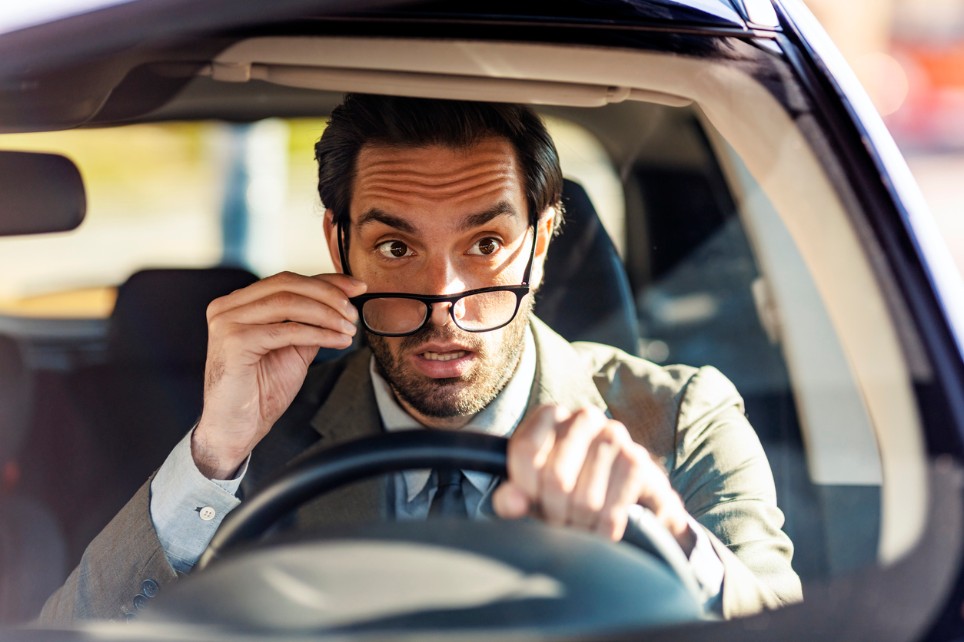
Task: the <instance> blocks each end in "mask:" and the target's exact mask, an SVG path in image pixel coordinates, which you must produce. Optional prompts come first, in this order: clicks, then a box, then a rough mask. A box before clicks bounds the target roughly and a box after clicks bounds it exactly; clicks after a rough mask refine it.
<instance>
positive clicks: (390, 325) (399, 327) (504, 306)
mask: <svg viewBox="0 0 964 642" xmlns="http://www.w3.org/2000/svg"><path fill="white" fill-rule="evenodd" d="M518 303H519V302H518V297H517V296H516V294H515V293H514V292H511V291H505V290H501V291H499V290H497V291H494V292H480V293H478V294H471V295H469V296H464V297H462V298H460V299H458V300H457V301H456V302H455V303H453V304H452V306H453V307H452V311H451V314H452V317H453V318H454V319H455V324H456V325H457V326H458V327H460V328H462V329H463V330H467V331H469V332H484V331H486V330H493V329H495V328H498V327H500V326H503V325H505V324H507V323H508V322H509V321H511V320H512V318H513V317H514V316H515V312H516V308H517V307H518ZM436 305H444V304H436ZM361 314H362V318H363V319H364V321H365V325H367V326H368V328H369V329H370V330H372V331H374V332H380V333H385V334H406V333H410V332H414V331H415V330H418V329H419V328H420V327H421V326H422V324H423V323H425V320H426V318H427V317H428V315H429V306H428V305H427V304H426V303H425V302H423V301H420V300H418V299H407V298H400V297H390V296H386V297H378V298H375V299H369V300H368V301H366V302H365V303H364V305H363V306H362V309H361Z"/></svg>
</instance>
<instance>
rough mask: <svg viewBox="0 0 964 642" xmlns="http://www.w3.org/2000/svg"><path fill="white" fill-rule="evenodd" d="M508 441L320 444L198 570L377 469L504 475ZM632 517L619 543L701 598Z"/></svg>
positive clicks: (424, 436)
mask: <svg viewBox="0 0 964 642" xmlns="http://www.w3.org/2000/svg"><path fill="white" fill-rule="evenodd" d="M508 443H509V442H508V440H507V439H505V438H504V437H495V436H493V435H486V434H482V433H472V432H464V433H463V432H454V431H453V432H449V431H439V430H407V431H401V432H394V433H383V434H379V435H374V436H371V437H365V438H362V439H357V440H353V441H349V442H346V443H343V444H339V445H336V446H333V447H331V448H328V449H325V450H321V451H319V452H317V453H313V454H312V455H310V456H308V457H305V458H304V459H302V460H300V461H298V462H297V463H296V464H294V465H292V466H291V467H289V468H286V469H285V470H284V471H283V472H282V473H281V474H280V475H279V476H278V477H276V478H275V479H274V480H273V481H271V482H269V483H268V484H267V485H266V486H265V487H263V488H262V489H261V490H260V491H259V492H257V493H256V494H255V495H253V496H252V497H251V498H249V499H246V500H245V501H244V502H242V503H241V505H240V506H238V507H237V508H236V509H234V510H233V511H231V513H230V514H228V516H227V517H225V519H224V521H223V522H222V523H221V527H220V528H219V529H218V531H217V532H216V533H215V535H214V537H213V538H212V539H211V542H210V544H208V547H207V549H206V550H205V551H204V553H203V554H202V555H201V558H200V559H199V561H198V564H197V568H198V570H202V569H204V568H206V567H208V566H209V565H210V564H211V563H212V562H213V561H214V560H216V559H218V558H220V557H222V556H223V555H224V554H225V553H227V552H229V551H231V550H233V549H235V548H237V547H240V546H241V545H243V544H245V543H248V542H251V541H253V540H255V539H257V538H259V537H260V536H262V535H264V534H265V533H266V532H267V531H268V529H270V528H271V527H272V526H273V525H274V524H275V523H277V522H278V521H279V520H281V519H283V518H284V517H285V516H287V515H288V514H289V513H291V512H292V511H294V510H295V509H297V508H298V507H300V506H301V505H303V504H305V503H307V502H308V501H309V500H311V499H313V498H315V497H318V496H320V495H322V494H324V493H326V492H328V491H331V490H334V489H336V488H338V487H340V486H343V485H345V484H348V483H350V482H354V481H358V480H360V479H364V478H367V477H371V476H374V475H379V474H385V473H394V472H398V471H402V470H410V469H420V468H421V469H424V468H459V469H462V470H477V471H480V472H486V473H489V474H492V475H496V476H499V477H506V476H507V470H506V453H507V448H508ZM646 517H647V519H643V520H638V521H636V522H631V523H630V525H629V528H627V532H626V535H625V536H624V541H625V542H628V543H629V544H632V545H634V546H635V547H636V548H639V549H641V550H643V551H645V552H647V553H649V554H650V555H652V556H653V557H655V558H656V559H659V560H660V561H662V562H663V563H664V564H665V565H666V566H667V567H668V568H669V569H670V570H671V571H672V572H673V574H674V575H675V576H676V577H677V578H678V579H679V581H680V583H681V584H682V586H683V588H684V589H685V590H686V591H687V592H688V593H689V594H690V595H691V596H693V598H694V599H695V600H696V601H697V602H699V601H701V599H700V587H699V582H698V580H697V579H696V576H695V573H694V571H693V569H692V567H691V566H690V564H689V561H688V559H687V558H686V555H685V554H684V553H683V551H682V549H680V548H679V546H678V545H676V542H675V540H674V539H673V536H672V535H670V534H669V531H667V530H666V529H665V528H663V527H662V526H661V525H660V524H659V523H658V522H657V520H656V519H655V517H654V516H653V515H652V513H648V514H647V515H646Z"/></svg>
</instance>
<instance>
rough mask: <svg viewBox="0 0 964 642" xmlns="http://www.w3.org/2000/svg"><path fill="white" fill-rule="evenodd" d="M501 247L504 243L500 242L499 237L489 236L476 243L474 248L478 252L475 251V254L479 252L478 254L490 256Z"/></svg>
mask: <svg viewBox="0 0 964 642" xmlns="http://www.w3.org/2000/svg"><path fill="white" fill-rule="evenodd" d="M500 247H502V244H501V243H500V242H499V239H496V238H492V237H487V238H484V239H481V240H480V241H479V242H478V243H477V244H476V245H475V248H474V249H475V250H476V252H473V254H474V253H478V254H482V255H483V256H488V255H490V254H494V253H495V252H497V251H498V250H499V248H500Z"/></svg>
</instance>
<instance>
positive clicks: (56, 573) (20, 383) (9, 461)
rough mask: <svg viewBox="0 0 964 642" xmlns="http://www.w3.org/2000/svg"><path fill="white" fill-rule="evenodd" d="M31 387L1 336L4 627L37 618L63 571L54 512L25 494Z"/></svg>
mask: <svg viewBox="0 0 964 642" xmlns="http://www.w3.org/2000/svg"><path fill="white" fill-rule="evenodd" d="M32 393H33V385H32V379H31V377H30V372H29V369H28V368H27V367H26V364H25V362H24V359H23V355H22V353H21V351H20V348H19V346H18V345H17V342H16V341H15V340H14V339H12V338H11V337H7V336H3V335H0V623H3V624H13V623H17V622H23V621H26V620H28V619H31V618H33V617H35V616H36V615H37V614H38V613H39V612H40V608H41V607H42V606H43V603H44V600H46V598H47V596H48V595H50V594H51V593H53V591H54V590H55V589H56V588H57V586H58V585H59V583H60V581H61V580H62V575H63V573H64V570H65V560H64V541H63V536H62V534H61V530H60V527H59V525H58V524H57V521H56V520H55V519H54V517H53V514H52V513H51V511H50V510H49V509H48V507H47V506H45V505H44V504H43V503H41V502H40V501H38V500H37V499H36V498H35V497H33V496H31V495H30V494H29V493H28V492H25V487H24V485H23V484H22V475H21V471H22V469H23V468H24V467H25V466H28V465H29V462H26V461H24V460H23V458H22V450H21V448H22V446H23V444H24V441H25V437H26V433H27V432H28V430H29V426H30V414H31V408H32V399H33V394H32Z"/></svg>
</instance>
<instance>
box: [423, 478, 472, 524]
mask: <svg viewBox="0 0 964 642" xmlns="http://www.w3.org/2000/svg"><path fill="white" fill-rule="evenodd" d="M435 474H436V478H437V479H438V487H437V489H436V491H435V497H433V498H432V505H431V506H430V507H429V509H428V516H429V517H430V518H431V517H468V512H467V511H466V510H465V497H464V496H463V495H462V471H461V470H459V469H458V468H437V469H436V470H435Z"/></svg>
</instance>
